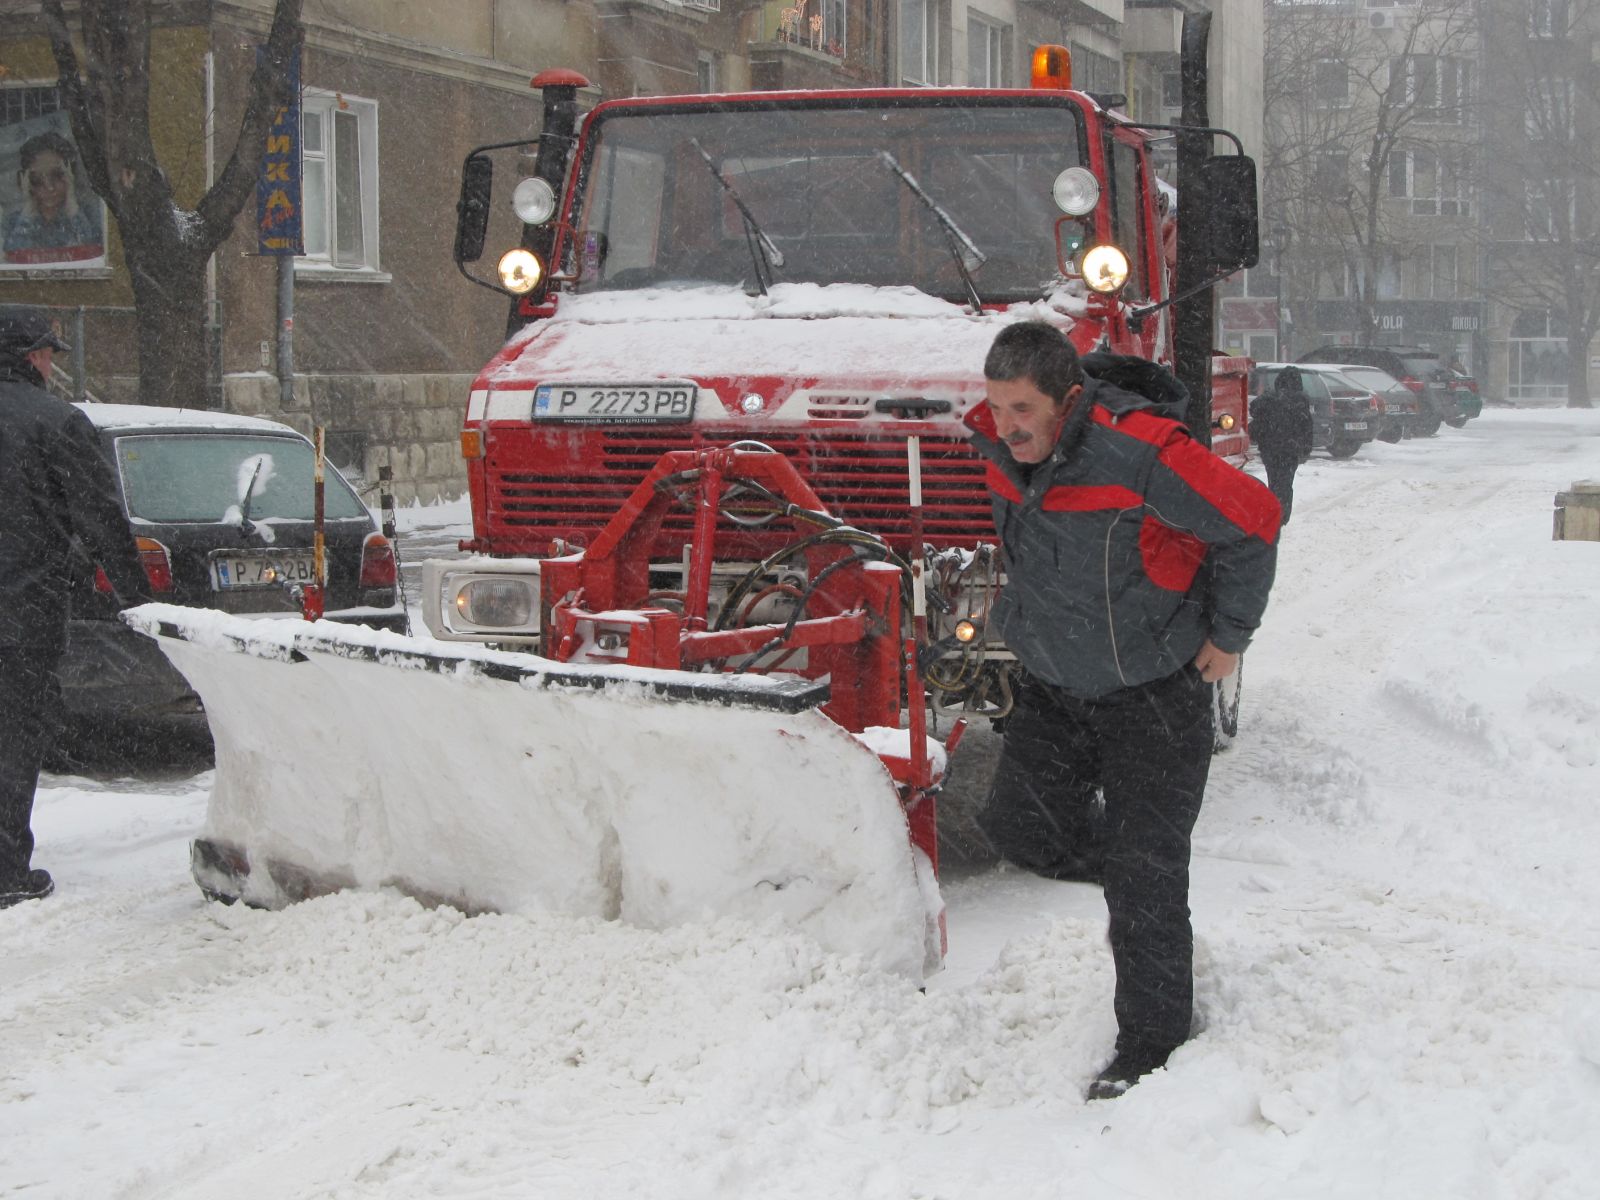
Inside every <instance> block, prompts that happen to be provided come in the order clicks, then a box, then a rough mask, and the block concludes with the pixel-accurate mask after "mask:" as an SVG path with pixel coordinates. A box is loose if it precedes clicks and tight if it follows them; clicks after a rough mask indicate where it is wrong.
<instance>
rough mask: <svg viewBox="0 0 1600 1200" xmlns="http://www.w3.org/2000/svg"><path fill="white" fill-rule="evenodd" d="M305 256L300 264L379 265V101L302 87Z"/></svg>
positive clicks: (343, 267)
mask: <svg viewBox="0 0 1600 1200" xmlns="http://www.w3.org/2000/svg"><path fill="white" fill-rule="evenodd" d="M300 148H301V162H302V167H303V170H304V183H303V187H304V200H303V208H304V215H305V256H304V257H303V258H301V259H300V262H301V264H303V265H305V266H309V267H317V266H326V267H333V268H337V269H339V270H350V271H362V270H364V271H376V270H377V269H378V104H377V101H375V100H362V99H360V98H358V97H355V96H347V95H345V94H343V93H341V92H324V91H320V90H313V89H311V88H307V89H306V91H305V96H304V100H303V102H302V115H301V131H300Z"/></svg>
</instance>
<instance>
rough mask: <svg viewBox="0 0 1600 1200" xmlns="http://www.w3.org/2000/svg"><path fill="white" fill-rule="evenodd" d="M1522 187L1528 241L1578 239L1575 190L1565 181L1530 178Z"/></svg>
mask: <svg viewBox="0 0 1600 1200" xmlns="http://www.w3.org/2000/svg"><path fill="white" fill-rule="evenodd" d="M1523 186H1524V187H1525V189H1526V200H1527V202H1526V203H1525V204H1524V205H1523V210H1522V211H1523V213H1524V214H1525V215H1526V216H1527V220H1528V237H1529V239H1530V240H1532V241H1536V242H1549V241H1571V240H1572V239H1573V238H1575V237H1577V236H1578V234H1579V230H1578V196H1577V189H1576V188H1574V187H1573V186H1572V184H1571V183H1570V182H1569V181H1568V180H1565V179H1530V180H1527V181H1526V183H1525V184H1524V185H1523Z"/></svg>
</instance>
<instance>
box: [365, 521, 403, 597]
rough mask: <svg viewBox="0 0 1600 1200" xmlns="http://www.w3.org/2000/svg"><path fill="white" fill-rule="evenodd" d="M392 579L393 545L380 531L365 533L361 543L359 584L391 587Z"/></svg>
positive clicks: (393, 571) (393, 574)
mask: <svg viewBox="0 0 1600 1200" xmlns="http://www.w3.org/2000/svg"><path fill="white" fill-rule="evenodd" d="M394 579H395V565H394V547H393V546H391V545H390V544H389V539H388V538H386V537H384V536H383V534H381V533H369V534H367V539H366V541H364V542H362V543H361V586H362V587H364V588H392V587H393V586H394Z"/></svg>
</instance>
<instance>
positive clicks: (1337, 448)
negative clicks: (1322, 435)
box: [1328, 442, 1361, 458]
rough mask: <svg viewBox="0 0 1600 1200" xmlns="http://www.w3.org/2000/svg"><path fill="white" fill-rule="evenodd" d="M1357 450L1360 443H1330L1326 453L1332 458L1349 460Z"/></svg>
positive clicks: (1359, 447)
mask: <svg viewBox="0 0 1600 1200" xmlns="http://www.w3.org/2000/svg"><path fill="white" fill-rule="evenodd" d="M1359 449H1361V443H1360V442H1332V443H1330V444H1329V445H1328V453H1329V454H1331V455H1333V457H1334V458H1351V457H1353V456H1354V455H1355V452H1356V451H1357V450H1359Z"/></svg>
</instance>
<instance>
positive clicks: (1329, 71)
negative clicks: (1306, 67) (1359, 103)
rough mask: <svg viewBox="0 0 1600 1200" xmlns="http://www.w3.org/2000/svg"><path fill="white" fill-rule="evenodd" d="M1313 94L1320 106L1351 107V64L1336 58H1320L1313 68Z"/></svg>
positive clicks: (1313, 98)
mask: <svg viewBox="0 0 1600 1200" xmlns="http://www.w3.org/2000/svg"><path fill="white" fill-rule="evenodd" d="M1311 96H1312V101H1313V103H1315V104H1316V106H1317V107H1318V108H1349V107H1350V68H1349V66H1348V65H1347V64H1345V63H1344V62H1341V61H1340V60H1339V59H1336V58H1319V59H1318V60H1317V61H1316V63H1315V64H1314V65H1313V66H1312V68H1311Z"/></svg>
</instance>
